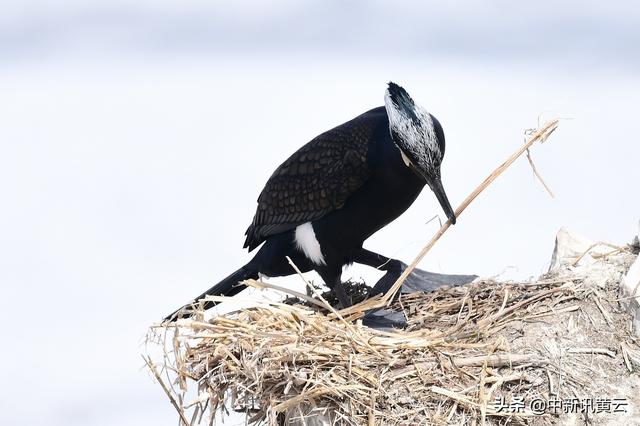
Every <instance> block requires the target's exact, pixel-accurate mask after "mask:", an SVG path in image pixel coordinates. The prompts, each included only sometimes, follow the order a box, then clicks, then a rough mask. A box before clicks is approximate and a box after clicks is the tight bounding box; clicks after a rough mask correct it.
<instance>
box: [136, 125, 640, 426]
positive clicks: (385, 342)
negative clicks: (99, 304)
mask: <svg viewBox="0 0 640 426" xmlns="http://www.w3.org/2000/svg"><path fill="white" fill-rule="evenodd" d="M557 125H558V122H557V120H553V121H551V122H549V123H547V124H545V125H544V126H543V127H542V128H541V129H539V130H537V131H535V132H534V133H533V134H532V135H531V137H530V138H529V139H528V141H527V142H526V143H525V145H523V146H522V147H521V148H520V149H519V150H518V151H516V152H515V153H514V154H513V155H512V156H510V157H509V158H508V159H507V160H506V161H505V162H504V163H503V164H501V165H500V166H499V167H498V168H497V169H496V170H495V171H494V172H492V173H491V174H490V175H489V176H488V177H487V179H485V181H483V182H482V183H481V184H480V185H479V186H478V188H476V190H474V191H473V192H472V193H471V194H470V195H469V197H467V199H465V200H464V202H463V203H462V204H461V206H460V207H458V209H457V210H456V216H459V215H460V214H461V213H462V212H463V211H464V209H465V208H466V207H467V206H468V205H469V204H470V203H471V202H472V201H473V200H474V199H475V198H476V197H477V196H478V195H479V194H480V193H481V192H482V191H483V190H484V189H485V188H486V187H487V186H488V185H489V184H490V183H491V182H493V180H495V179H496V178H497V176H499V175H500V174H501V173H502V172H503V171H504V170H505V169H506V168H507V167H509V165H511V164H512V163H513V162H514V161H515V160H516V159H517V158H518V157H519V156H520V155H522V154H523V153H524V152H527V151H528V149H529V147H530V146H531V145H532V144H533V143H534V142H536V141H540V142H544V140H546V138H547V137H548V136H549V135H550V134H551V133H552V132H553V130H555V128H556V127H557ZM449 226H450V223H449V222H446V223H445V224H444V225H443V226H442V228H441V229H440V230H439V231H438V232H437V233H436V235H435V236H434V237H433V238H432V239H431V241H430V242H429V243H428V244H427V245H426V246H425V247H424V249H423V250H422V251H421V252H420V253H419V255H418V257H417V258H416V259H415V260H414V262H412V264H411V265H410V266H409V268H407V270H406V271H405V272H404V273H403V275H402V276H401V277H400V278H399V279H398V281H397V282H396V283H395V284H394V286H393V288H392V290H391V291H390V292H389V293H387V294H386V295H384V296H377V297H373V298H370V299H368V300H365V301H363V302H361V303H358V304H356V305H354V306H352V307H350V308H348V309H343V310H341V311H336V310H335V309H333V308H332V307H331V306H330V305H329V304H328V303H327V301H326V300H325V298H324V297H322V296H321V295H320V294H318V293H317V292H316V291H315V290H314V289H313V288H312V287H311V286H309V287H310V288H311V289H312V291H314V292H315V294H314V296H315V298H310V297H308V296H306V295H302V294H297V295H296V296H297V297H299V298H300V299H302V301H301V302H300V303H297V304H285V303H272V302H266V301H265V302H262V303H256V302H253V304H252V306H251V307H248V308H246V309H243V310H241V311H238V312H233V313H231V314H227V315H223V316H216V317H214V318H212V319H211V320H209V321H204V320H203V318H204V313H202V312H199V313H197V314H196V315H195V319H194V320H180V321H178V322H177V323H173V324H164V325H159V326H156V327H153V328H152V329H151V331H150V333H149V339H148V342H150V343H154V344H156V345H157V346H156V347H157V348H160V354H161V356H160V360H159V361H158V365H159V367H158V366H156V365H155V364H154V363H153V361H152V359H151V358H150V357H145V362H146V363H147V365H148V366H149V368H150V369H151V370H152V372H153V374H154V376H155V378H156V379H157V380H158V381H159V382H160V383H161V385H162V388H163V389H164V391H165V392H166V393H167V395H168V397H169V399H170V401H171V403H172V404H173V405H174V407H176V409H177V411H178V412H179V416H180V419H181V423H183V424H189V425H191V424H200V423H201V422H213V420H214V419H220V418H224V415H225V413H227V410H228V409H234V410H237V411H242V412H245V413H247V416H248V422H249V423H251V424H253V423H267V424H282V423H284V422H287V421H291V420H292V419H293V420H295V417H296V416H297V417H299V418H301V419H305V418H308V416H309V415H310V414H312V413H313V414H322V413H324V414H326V415H327V416H328V419H329V420H330V421H331V422H332V423H340V424H349V425H373V424H468V423H470V422H471V423H475V422H480V423H482V424H484V423H494V422H498V423H500V424H502V423H507V422H516V423H523V424H532V423H535V424H540V423H541V422H542V423H543V424H544V423H549V422H551V421H552V420H551V419H550V415H549V414H545V415H544V416H535V415H534V413H532V412H531V411H530V410H528V409H525V410H522V411H519V412H507V411H504V410H500V409H499V408H498V407H496V405H495V404H494V401H495V398H496V397H497V396H501V397H502V396H504V397H506V399H507V400H509V399H510V398H513V397H523V398H525V401H531V400H532V399H533V398H538V397H540V398H543V399H549V396H550V395H552V394H553V395H558V396H562V395H566V393H567V392H573V395H577V391H576V389H577V387H581V388H582V389H583V390H584V389H588V388H590V385H593V384H594V383H597V381H594V380H593V378H594V375H593V371H594V368H593V365H594V360H593V357H601V358H607V359H611V363H612V364H611V365H609V366H608V367H607V368H610V371H611V372H613V371H614V370H615V368H618V367H620V368H621V369H622V370H621V371H622V373H620V368H618V370H615V372H616V374H617V375H618V376H619V377H623V378H624V374H628V372H627V371H634V370H635V369H636V368H638V367H637V366H638V365H640V352H638V342H637V341H636V340H634V338H633V337H632V336H631V335H630V334H629V331H628V329H627V323H628V322H629V318H628V317H626V316H625V315H624V314H621V313H620V312H618V311H615V309H614V310H613V311H612V307H613V306H614V305H612V304H611V303H609V302H608V300H614V299H616V297H618V296H617V294H614V293H615V292H617V287H615V290H611V292H610V293H606V294H605V293H603V290H602V289H594V288H592V286H591V285H587V281H583V279H582V278H583V277H582V278H581V277H576V276H573V275H568V276H563V277H558V276H555V277H548V279H545V280H541V281H538V282H534V283H497V282H494V281H482V282H478V283H474V284H471V285H467V286H464V287H460V288H451V289H441V290H439V291H436V292H432V293H427V294H424V293H422V294H413V295H409V296H404V297H400V299H399V300H398V301H396V302H393V300H394V295H395V293H396V292H397V291H398V290H399V288H400V287H401V285H402V282H403V281H404V279H405V277H406V276H407V275H408V274H409V273H410V272H411V270H412V269H413V268H415V266H416V265H417V263H418V262H419V261H420V260H421V259H422V258H423V257H424V256H425V255H426V254H427V252H428V251H429V250H430V249H431V247H433V245H434V244H435V243H436V242H437V241H438V239H439V238H440V237H441V236H442V235H443V234H444V232H445V231H446V230H447V229H448V227H449ZM611 254H612V255H616V256H625V255H628V250H626V249H625V250H616V251H615V252H612V253H611ZM602 261H603V262H604V261H606V258H603V259H602ZM623 263H624V262H623ZM625 264H626V263H625ZM294 267H295V265H294ZM617 267H620V266H619V265H618V266H617ZM247 284H249V285H251V286H254V287H258V288H260V287H264V286H265V285H264V284H261V283H259V282H255V281H251V282H248V283H247ZM271 287H272V288H273V286H271ZM278 290H280V291H283V292H288V293H289V294H291V292H289V291H287V290H286V289H278ZM355 292H358V289H356V290H355ZM604 296H607V297H604ZM236 298H237V297H236ZM211 299H212V300H218V301H220V300H224V298H221V297H212V298H211ZM383 306H390V307H391V308H392V309H395V310H398V311H404V313H405V315H406V317H407V318H408V321H409V326H408V328H407V329H406V330H403V331H393V332H384V331H379V330H373V329H370V328H367V327H363V326H362V325H361V323H360V321H359V319H360V318H361V317H362V315H363V314H364V312H365V311H367V310H369V309H373V308H378V307H383ZM594 312H599V315H600V317H598V318H599V322H596V321H595V320H594ZM585 318H588V319H589V321H590V325H591V326H593V328H591V329H589V330H591V332H589V331H588V330H587V328H585V324H582V328H580V329H579V331H580V333H582V335H581V337H583V338H581V340H580V343H581V345H580V346H577V345H575V344H574V345H573V346H571V347H569V348H567V347H566V346H567V344H568V343H567V342H565V341H557V342H556V341H555V340H554V338H553V336H554V335H553V333H555V335H562V334H563V333H564V334H567V333H568V332H575V331H576V327H577V324H579V323H580V321H583V322H584V321H585ZM540 324H543V326H540ZM567 324H569V325H567ZM587 326H589V324H587ZM569 327H573V329H571V328H569ZM605 327H606V328H608V329H609V330H615V333H614V332H611V333H609V334H606V335H607V336H609V339H605V338H604V337H603V336H605V334H603V332H602V330H601V328H602V329H604V328H605ZM549 333H552V334H549ZM551 343H554V345H555V346H554V345H552V344H551ZM565 356H569V357H576V358H575V359H571V360H570V361H569V362H567V361H566V359H565V358H564V357H565ZM580 357H582V358H585V357H592V358H591V360H590V364H589V365H585V363H584V362H583V359H582V358H580ZM585 371H586V372H587V376H586V377H585V374H584V372H585ZM589 374H590V376H589ZM618 376H616V377H618ZM607 377H609V376H607ZM590 380H591V382H590ZM591 389H592V390H594V389H595V390H597V388H594V387H593V386H591ZM285 413H286V414H287V416H286V417H287V418H286V419H285V416H284V414H285ZM614 424H615V423H614Z"/></svg>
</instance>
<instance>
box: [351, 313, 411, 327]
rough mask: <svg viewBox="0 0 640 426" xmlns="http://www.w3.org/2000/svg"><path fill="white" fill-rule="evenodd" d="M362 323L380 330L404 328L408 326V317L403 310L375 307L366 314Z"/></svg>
mask: <svg viewBox="0 0 640 426" xmlns="http://www.w3.org/2000/svg"><path fill="white" fill-rule="evenodd" d="M362 324H363V325H366V326H367V327H371V328H375V329H378V330H379V329H402V328H405V327H406V326H407V318H406V317H405V315H404V313H402V312H396V311H392V310H389V309H374V310H371V311H367V312H366V313H365V314H364V317H363V318H362Z"/></svg>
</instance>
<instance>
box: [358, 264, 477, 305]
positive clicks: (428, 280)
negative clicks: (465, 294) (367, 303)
mask: <svg viewBox="0 0 640 426" xmlns="http://www.w3.org/2000/svg"><path fill="white" fill-rule="evenodd" d="M407 268H408V266H407V265H406V264H404V263H400V266H399V267H398V268H394V269H393V270H390V271H387V273H386V274H384V276H383V277H382V278H380V280H379V281H378V282H377V283H376V285H375V286H373V288H372V289H371V292H370V295H371V296H373V295H376V294H384V293H386V292H387V291H389V289H391V287H393V284H394V283H395V282H396V280H397V279H398V278H399V277H400V275H402V273H403V272H404V271H405V269H407ZM476 278H478V276H477V275H448V274H437V273H435V272H429V271H424V270H422V269H418V268H415V269H414V270H413V271H411V273H410V274H409V275H408V276H407V278H406V279H405V280H404V282H403V283H402V287H401V289H400V291H401V292H402V293H417V292H430V291H434V290H438V289H440V288H443V287H458V286H461V285H464V284H469V283H470V282H472V281H473V280H475V279H476ZM399 294H400V292H398V293H397V294H396V297H397V295H399Z"/></svg>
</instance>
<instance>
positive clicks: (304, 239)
mask: <svg viewBox="0 0 640 426" xmlns="http://www.w3.org/2000/svg"><path fill="white" fill-rule="evenodd" d="M295 242H296V247H297V248H298V249H299V250H300V251H302V252H303V253H304V255H305V256H307V259H309V260H310V261H312V262H313V263H315V264H316V265H326V264H327V263H326V262H325V260H324V255H323V254H322V249H321V248H320V243H319V242H318V239H317V238H316V233H315V231H314V230H313V225H312V224H311V222H307V223H303V224H302V225H299V226H298V227H297V228H296V233H295Z"/></svg>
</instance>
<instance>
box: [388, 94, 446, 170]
mask: <svg viewBox="0 0 640 426" xmlns="http://www.w3.org/2000/svg"><path fill="white" fill-rule="evenodd" d="M384 105H385V109H386V110H387V117H388V118H389V131H390V132H391V138H392V139H393V141H394V142H395V144H396V145H397V146H398V148H400V152H401V154H403V160H404V162H405V163H407V160H406V159H405V158H404V157H407V158H408V160H409V163H410V164H413V165H414V166H415V167H416V168H418V169H420V171H421V172H424V173H436V172H437V171H438V169H439V167H440V163H441V161H442V153H441V152H440V146H439V144H438V140H437V135H436V131H435V127H434V124H433V120H432V118H431V114H429V113H428V112H427V110H425V109H424V108H423V107H421V106H420V105H418V104H416V103H415V102H414V101H413V99H411V96H409V94H408V93H407V91H406V90H404V89H403V88H402V87H400V86H398V85H397V84H395V83H389V88H388V89H387V91H386V93H385V96H384ZM407 165H409V164H407Z"/></svg>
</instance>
